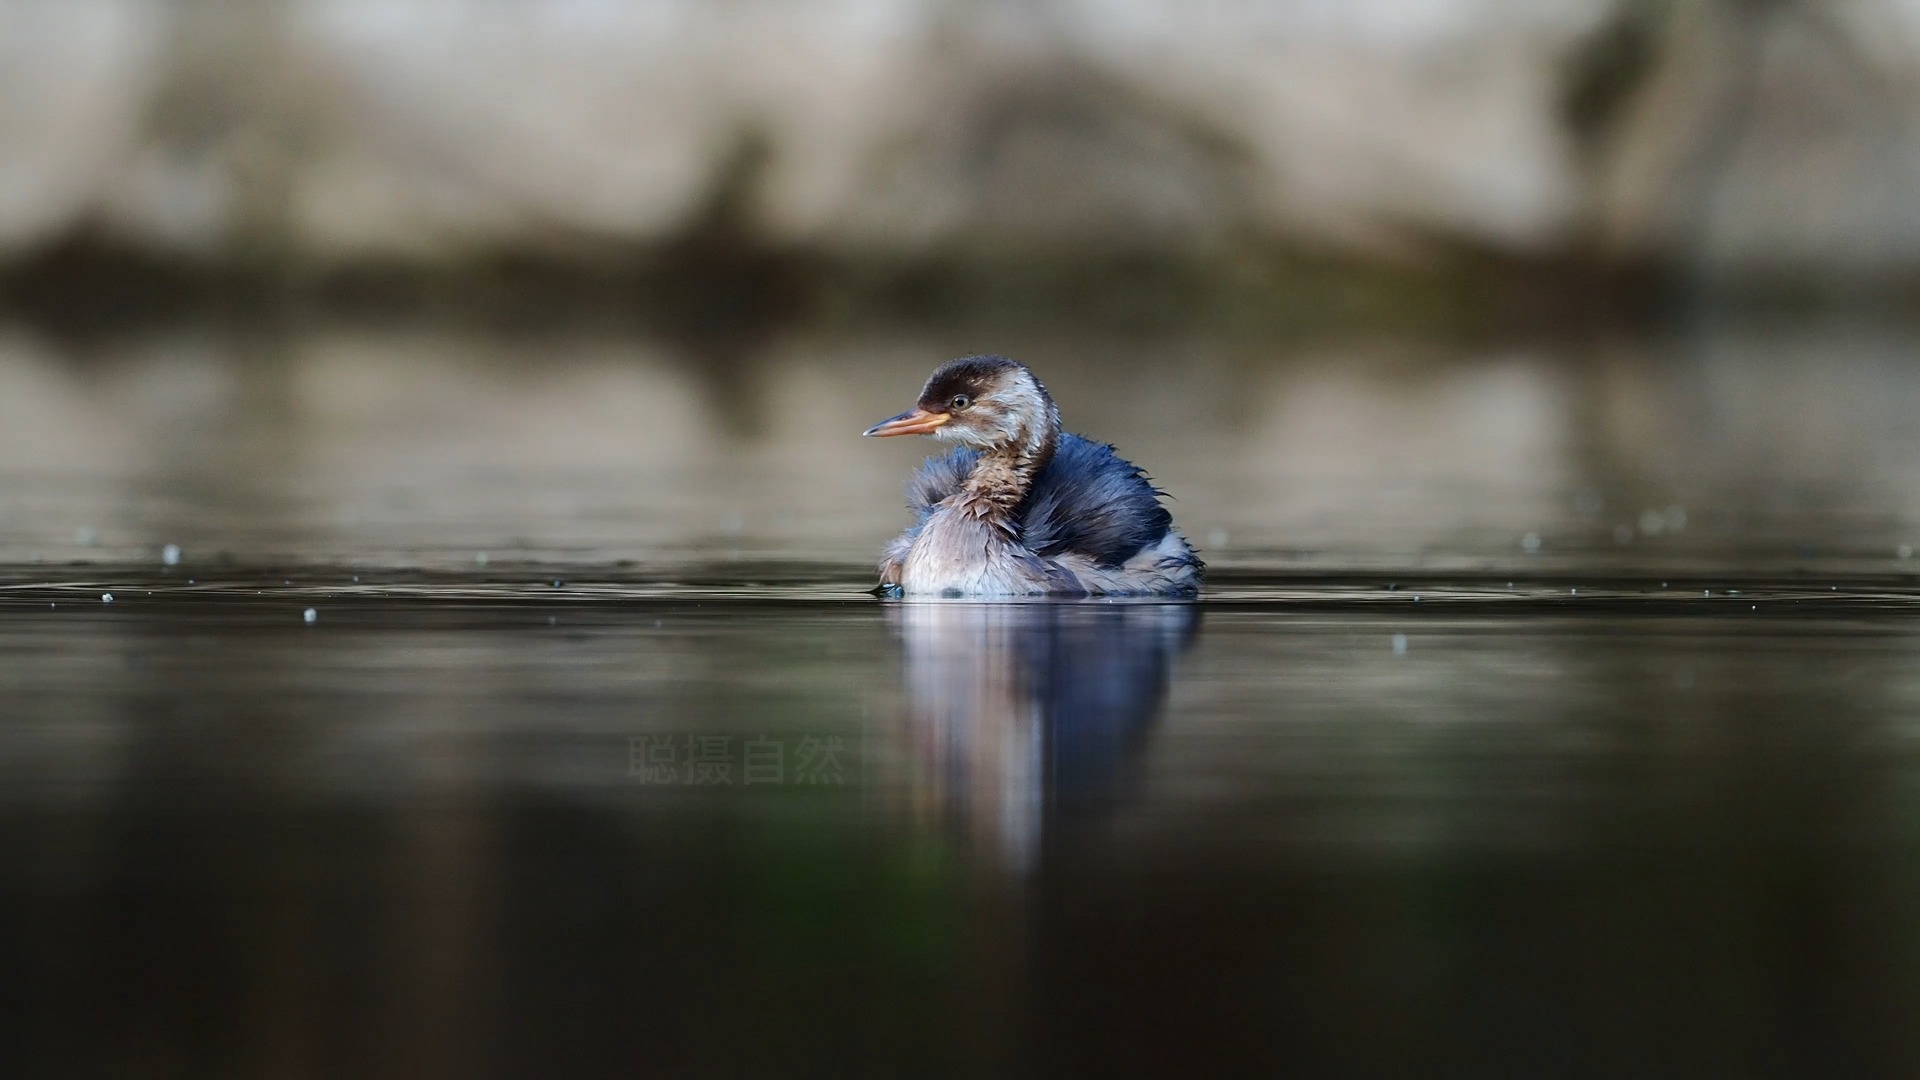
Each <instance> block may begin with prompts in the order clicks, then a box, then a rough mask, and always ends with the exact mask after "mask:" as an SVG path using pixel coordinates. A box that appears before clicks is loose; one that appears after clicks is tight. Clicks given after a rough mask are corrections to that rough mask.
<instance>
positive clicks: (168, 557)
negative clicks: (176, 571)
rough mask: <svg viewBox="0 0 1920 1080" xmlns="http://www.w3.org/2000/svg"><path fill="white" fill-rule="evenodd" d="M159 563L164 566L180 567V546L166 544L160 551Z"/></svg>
mask: <svg viewBox="0 0 1920 1080" xmlns="http://www.w3.org/2000/svg"><path fill="white" fill-rule="evenodd" d="M160 562H161V564H162V565H165V566H179V565H180V545H179V544H168V545H167V546H166V547H163V548H161V549H160Z"/></svg>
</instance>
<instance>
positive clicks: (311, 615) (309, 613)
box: [300, 608, 320, 623]
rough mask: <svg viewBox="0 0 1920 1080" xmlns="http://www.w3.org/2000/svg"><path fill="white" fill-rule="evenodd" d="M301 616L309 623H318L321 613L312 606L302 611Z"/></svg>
mask: <svg viewBox="0 0 1920 1080" xmlns="http://www.w3.org/2000/svg"><path fill="white" fill-rule="evenodd" d="M300 617H301V618H303V619H305V620H306V621H307V622H308V623H316V622H319V621H320V613H319V612H317V611H315V610H313V609H312V608H308V609H307V610H306V611H304V612H302V613H301V615H300Z"/></svg>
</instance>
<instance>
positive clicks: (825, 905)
mask: <svg viewBox="0 0 1920 1080" xmlns="http://www.w3.org/2000/svg"><path fill="white" fill-rule="evenodd" d="M6 341H7V344H6V345H5V346H4V347H0V411H3V412H4V415H3V416H0V421H4V422H0V469H4V470H5V485H4V488H0V851H3V852H4V854H5V856H6V857H5V858H4V859H0V925H4V926H5V927H6V928H7V929H6V930H5V931H4V932H0V940H4V942H5V952H6V961H5V962H6V970H7V976H6V978H5V979H4V981H3V982H0V985H4V987H5V994H6V996H7V1008H6V1009H5V1010H0V1025H4V1026H5V1031H4V1034H3V1035H0V1040H4V1044H5V1045H7V1046H9V1047H10V1048H11V1049H12V1056H14V1057H16V1058H17V1060H19V1061H21V1062H22V1063H24V1064H25V1065H27V1066H29V1072H30V1073H32V1074H49V1073H62V1074H73V1073H101V1074H113V1075H124V1074H128V1073H140V1074H157V1075H207V1074H210V1073H215V1072H222V1073H253V1074H275V1075H279V1074H294V1073H305V1072H315V1073H327V1072H354V1073H361V1072H381V1073H397V1074H409V1075H411V1074H443V1075H472V1074H475V1073H485V1072H493V1073H498V1074H502V1075H524V1074H528V1073H539V1072H550V1071H557V1070H564V1071H581V1070H585V1069H589V1068H591V1069H595V1070H602V1069H604V1070H609V1071H611V1070H613V1069H622V1070H629V1071H631V1070H634V1069H648V1070H656V1071H660V1072H664V1073H668V1074H673V1073H680V1072H711V1073H737V1072H742V1071H745V1070H746V1069H749V1068H753V1069H776V1070H780V1071H783V1072H785V1071H798V1072H814V1073H823V1074H832V1075H845V1074H848V1073H880V1074H890V1075H897V1074H902V1073H912V1074H920V1073H928V1072H931V1073H944V1074H978V1073H994V1074H999V1073H1003V1072H1018V1073H1027V1074H1047V1075H1052V1074H1056V1073H1060V1072H1067V1071H1076V1072H1078V1071H1094V1070H1103V1071H1143V1070H1146V1069H1155V1070H1164V1069H1168V1068H1180V1067H1189V1068H1190V1067H1193V1066H1195V1065H1206V1064H1209V1063H1213V1062H1225V1061H1238V1062H1243V1063H1244V1062H1248V1061H1258V1062H1262V1063H1266V1064H1270V1065H1274V1066H1293V1067H1295V1068H1320V1069H1325V1070H1330V1071H1340V1072H1358V1073H1375V1074H1386V1075H1423V1074H1426V1073H1428V1072H1432V1071H1436V1070H1441V1071H1455V1072H1460V1073H1462V1074H1465V1075H1489V1074H1494V1075H1514V1074H1520V1075H1541V1074H1549V1075H1567V1074H1575V1073H1586V1074H1590V1075H1620V1074H1623V1073H1642V1072H1649V1071H1652V1072H1660V1073H1667V1072H1671V1073H1682V1072H1685V1073H1689V1074H1698V1073H1711V1074H1716V1075H1724V1074H1735V1075H1805V1074H1808V1073H1814V1072H1818V1073H1820V1074H1838V1075H1881V1074H1885V1075H1904V1074H1909V1073H1911V1072H1912V1070H1913V1069H1914V1068H1915V1067H1916V1066H1920V1036H1917V1035H1916V1034H1915V1033H1914V1028H1913V1025H1912V1024H1911V1022H1910V1018H1911V1017H1912V1016H1913V1015H1915V1013H1916V1011H1920V857H1916V855H1915V853H1916V852H1920V784H1916V779H1920V770H1917V769H1916V764H1920V763H1917V762H1916V760H1915V754H1916V750H1917V749H1920V675H1916V671H1920V668H1917V667H1916V665H1915V663H1914V660H1915V657H1916V651H1917V647H1920V617H1917V616H1920V608H1916V602H1917V601H1920V580H1916V573H1917V572H1920V566H1916V565H1915V564H1914V563H1913V562H1912V561H1911V560H1912V554H1913V545H1914V544H1915V542H1916V541H1915V537H1920V421H1917V420H1916V419H1914V416H1915V414H1914V412H1913V410H1912V408H1911V402H1912V401H1914V400H1915V391H1916V390H1917V389H1920V367H1917V366H1915V365H1914V364H1913V363H1912V361H1911V356H1912V355H1913V352H1912V346H1913V344H1915V342H1914V341H1913V340H1912V338H1911V335H1910V334H1908V333H1907V332H1905V331H1902V330H1900V329H1897V328H1888V327H1882V326H1858V325H1848V324H1829V325H1806V324H1798V325H1790V326H1762V327H1756V326H1752V325H1731V326H1724V327H1711V326H1710V327H1703V328H1699V329H1698V330H1697V331H1696V332H1694V333H1693V334H1692V335H1690V336H1682V337H1679V338H1666V339H1661V340H1658V341H1582V342H1576V343H1571V344H1569V343H1564V342H1563V343H1557V344H1546V345H1528V346H1514V347H1505V348H1462V347H1441V346H1436V345H1411V346H1410V345H1405V344H1394V343H1364V342H1363V343H1354V342H1342V343H1332V344H1326V343H1300V344H1297V345H1292V346H1276V345H1273V344H1272V343H1264V344H1262V343H1252V342H1236V341H1233V340H1212V339H1183V338H1166V339H1162V340H1134V341H1114V340H1088V339H1084V338H1078V339H1076V338H1070V337H1062V336H1060V335H1057V334H1055V335H1043V334H1038V333H1034V332H1028V333H1027V334H1025V335H1024V336H1022V335H1019V334H1015V335H1012V340H1010V341H1004V342H1003V341H1000V340H996V341H995V342H994V343H993V345H994V347H995V348H1000V349H1004V350H1005V351H1007V352H1010V353H1013V354H1014V355H1020V356H1024V357H1026V358H1027V359H1029V360H1031V361H1032V362H1033V363H1034V364H1035V365H1036V367H1039V368H1040V370H1041V373H1042V375H1043V376H1044V377H1045V378H1046V379H1047V380H1048V382H1049V384H1050V385H1051V386H1052V388H1053V389H1054V391H1055V393H1056V395H1057V396H1058V397H1059V399H1060V401H1061V403H1062V407H1063V411H1064V412H1065V413H1066V417H1067V421H1068V424H1069V426H1070V427H1073V428H1075V429H1077V430H1080V431H1083V432H1085V433H1087V434H1089V435H1094V436H1098V437H1102V438H1106V439H1111V440H1114V441H1117V442H1118V443H1119V444H1120V447H1121V449H1122V450H1123V452H1125V453H1127V454H1128V455H1129V456H1131V457H1134V458H1135V459H1136V460H1139V461H1141V462H1142V463H1143V464H1145V465H1147V466H1148V467H1149V468H1150V469H1151V470H1152V471H1153V473H1154V475H1155V477H1156V479H1157V480H1158V482H1160V483H1161V484H1162V485H1163V486H1165V487H1166V488H1168V489H1169V490H1170V491H1171V492H1172V493H1173V494H1174V495H1175V496H1176V501H1175V502H1174V503H1173V504H1172V505H1173V509H1174V511H1175V514H1176V518H1177V520H1178V521H1179V522H1180V524H1181V525H1182V526H1183V527H1184V528H1185V529H1186V530H1187V531H1188V532H1189V533H1190V534H1191V535H1193V536H1194V538H1195V539H1196V541H1197V542H1198V543H1199V544H1200V546H1201V547H1202V548H1203V550H1204V553H1205V554H1206V555H1207V557H1208V558H1209V560H1210V561H1211V562H1212V563H1213V564H1214V565H1215V567H1216V568H1217V572H1216V575H1215V577H1214V579H1213V581H1212V584H1211V586H1210V588H1209V591H1208V593H1207V594H1206V597H1205V598H1204V599H1203V601H1202V602H1201V603H1199V604H1164V603H1139V602H1135V603H1101V602H1075V603H1009V604H981V603H965V602H935V603H888V602H881V601H877V600H874V599H873V598H871V597H868V596H865V595H863V594H862V593H861V590H862V589H864V588H866V587H867V586H868V585H869V584H870V583H871V556H872V555H873V553H874V552H875V551H876V550H877V548H878V545H879V544H880V543H881V542H882V541H884V539H885V538H886V537H887V536H888V535H889V534H890V532H891V531H892V530H894V529H896V528H898V527H899V525H900V524H901V523H902V521H903V519H904V511H903V510H902V509H901V508H900V506H899V490H900V485H901V482H902V480H903V478H904V475H905V471H906V469H907V468H908V466H909V465H910V464H911V463H912V461H913V460H915V453H916V452H917V451H918V450H920V449H922V448H919V447H897V446H892V445H888V444H876V443H874V442H873V441H870V440H869V441H862V440H860V439H858V438H857V437H856V435H857V432H858V431H859V430H860V429H861V428H862V427H863V426H865V424H866V423H870V422H871V421H872V420H873V419H876V418H878V417H880V416H884V415H887V414H889V413H890V412H893V411H897V410H898V408H899V407H900V406H901V405H902V404H903V403H905V402H906V401H908V400H910V398H911V397H912V395H913V393H914V391H915V390H916V389H917V387H918V382H919V380H920V379H921V378H923V377H924V375H925V372H926V370H927V369H929V368H930V367H931V366H932V363H933V362H934V361H935V360H937V359H938V358H940V357H943V356H945V355H948V354H952V353H959V352H965V351H970V350H972V349H975V348H978V347H980V344H981V343H979V342H971V341H969V342H949V341H944V340H934V339H933V338H932V337H931V336H929V335H924V334H921V335H910V334H905V333H901V334H877V333H869V334H861V335H850V336H847V337H844V338H838V337H833V336H831V335H822V336H821V337H820V338H818V339H811V340H796V341H790V342H783V343H778V344H772V345H768V346H767V347H766V348H765V349H764V350H762V351H761V352H757V353H755V354H754V355H753V356H752V358H751V359H748V360H738V361H735V362H731V363H729V364H721V363H719V362H718V361H715V360H714V359H713V358H711V357H702V356H700V355H697V354H693V353H689V352H688V351H687V350H686V349H685V348H684V347H676V346H671V345H667V344H662V343H660V342H655V341H649V340H637V339H630V338H621V337H611V338H594V337H578V336H575V337H561V338H558V339H552V338H539V339H536V340H525V341H516V340H498V339H488V338H483V337H478V336H462V335H446V334H433V333H422V332H398V331H383V332H373V331H344V330H332V331H314V332H310V333H298V334H290V335H285V336H276V337H271V338H267V339H264V340H262V339H257V338H256V339H242V340H236V339H234V338H231V337H227V336H222V335H218V334H206V335H198V336H196V335H193V334H182V335H178V336H177V337H175V338H173V339H169V340H165V341H159V340H153V339H151V338H141V339H136V340H131V341H122V342H114V343H105V344H101V343H94V344H88V345H84V346H82V345H76V344H73V343H65V344H62V343H59V342H53V341H49V340H47V339H44V338H40V337H36V336H34V335H32V334H30V333H28V332H25V331H20V332H16V333H14V334H12V335H11V336H10V337H8V338H6ZM109 596H110V597H111V600H109V599H107V598H108V597H109Z"/></svg>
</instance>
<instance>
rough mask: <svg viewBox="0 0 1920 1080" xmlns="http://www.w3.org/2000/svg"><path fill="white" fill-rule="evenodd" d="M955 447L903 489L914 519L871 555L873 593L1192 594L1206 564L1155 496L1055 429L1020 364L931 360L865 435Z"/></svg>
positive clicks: (1049, 405) (1043, 394) (1104, 449)
mask: <svg viewBox="0 0 1920 1080" xmlns="http://www.w3.org/2000/svg"><path fill="white" fill-rule="evenodd" d="M866 434H868V435H873V436H881V437H885V436H890V435H932V436H933V437H934V438H936V439H941V440H945V441H947V442H955V443H959V444H960V445H959V446H958V447H956V448H955V449H953V450H951V451H948V452H947V453H946V454H945V455H943V456H940V457H934V458H929V459H927V461H926V463H925V464H923V465H921V466H920V471H919V472H917V473H916V474H914V477H913V480H912V482H911V483H909V484H908V487H907V507H908V509H910V510H912V511H913V512H914V514H915V515H916V516H917V517H918V519H919V520H918V521H916V522H915V523H914V524H913V525H912V526H911V527H909V528H908V529H907V531H906V532H903V533H901V534H900V535H899V537H897V538H896V539H895V540H894V541H893V543H891V544H888V545H887V550H886V552H885V554H883V555H882V556H881V558H880V590H879V591H882V592H887V593H893V594H906V595H937V596H1025V595H1034V594H1042V593H1057V594H1064V595H1073V596H1082V595H1086V594H1089V593H1099V594H1105V595H1142V596H1192V595H1193V594H1194V593H1195V592H1197V591H1198V590H1199V588H1200V575H1201V573H1202V572H1203V571H1204V570H1205V569H1206V566H1205V564H1204V563H1202V562H1201V561H1200V559H1199V557H1198V556H1196V555H1195V554H1194V553H1193V548H1192V547H1191V546H1190V545H1188V543H1187V541H1186V538H1185V537H1183V536H1181V535H1180V534H1179V533H1178V532H1176V531H1175V530H1174V528H1173V518H1172V516H1171V515H1170V514H1168V513H1167V511H1166V508H1165V507H1162V506H1161V505H1160V492H1159V491H1158V490H1156V489H1155V488H1154V486H1153V485H1152V484H1151V483H1149V482H1148V481H1147V478H1146V476H1145V475H1143V474H1142V473H1141V472H1140V469H1139V468H1138V467H1137V466H1135V465H1133V464H1132V463H1131V462H1128V461H1126V460H1125V459H1123V458H1121V457H1120V456H1119V455H1118V454H1115V453H1114V452H1113V447H1111V446H1107V445H1104V444H1101V443H1096V442H1090V441H1088V440H1086V439H1083V438H1081V437H1080V436H1078V435H1069V434H1066V433H1063V432H1062V431H1061V430H1060V411H1059V410H1058V409H1056V408H1055V407H1054V404H1053V399H1052V398H1051V397H1049V396H1048V395H1047V388H1046V387H1044V386H1042V385H1040V380H1039V379H1036V378H1034V376H1033V372H1031V371H1028V370H1027V368H1026V366H1025V365H1023V364H1019V363H1016V362H1014V361H1012V360H1008V359H1007V358H1005V357H1001V356H969V357H964V358H962V359H959V360H954V361H951V362H949V363H947V364H944V365H942V366H941V368H940V369H939V370H938V371H935V372H934V373H933V377H932V378H930V379H928V380H927V385H926V389H924V390H922V391H921V393H920V401H919V403H918V404H917V405H916V406H915V407H914V408H913V409H911V410H909V411H907V412H904V413H901V414H900V415H899V416H896V417H894V418H892V419H891V420H885V421H882V422H881V423H878V424H875V425H874V426H873V427H870V428H868V429H867V430H866Z"/></svg>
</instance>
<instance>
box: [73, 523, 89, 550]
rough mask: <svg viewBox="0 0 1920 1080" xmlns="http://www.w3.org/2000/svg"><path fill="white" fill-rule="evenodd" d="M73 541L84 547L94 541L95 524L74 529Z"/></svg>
mask: <svg viewBox="0 0 1920 1080" xmlns="http://www.w3.org/2000/svg"><path fill="white" fill-rule="evenodd" d="M73 542H74V543H76V544H79V545H81V546H82V547H84V546H86V545H88V544H91V543H93V526H91V525H82V526H80V527H79V528H77V529H75V530H73Z"/></svg>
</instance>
